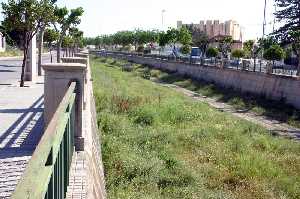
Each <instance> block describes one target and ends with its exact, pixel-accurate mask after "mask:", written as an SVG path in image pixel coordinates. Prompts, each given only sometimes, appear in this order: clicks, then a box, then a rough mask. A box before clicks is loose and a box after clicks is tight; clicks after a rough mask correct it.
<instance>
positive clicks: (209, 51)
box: [206, 47, 219, 58]
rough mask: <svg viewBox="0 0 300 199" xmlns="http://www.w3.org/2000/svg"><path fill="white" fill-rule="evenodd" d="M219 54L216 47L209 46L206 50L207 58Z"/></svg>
mask: <svg viewBox="0 0 300 199" xmlns="http://www.w3.org/2000/svg"><path fill="white" fill-rule="evenodd" d="M218 54H219V50H218V49H217V48H213V47H210V48H208V49H207V51H206V56H207V57H209V58H212V57H216V56H217V55H218Z"/></svg>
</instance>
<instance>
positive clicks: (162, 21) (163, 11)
mask: <svg viewBox="0 0 300 199" xmlns="http://www.w3.org/2000/svg"><path fill="white" fill-rule="evenodd" d="M165 12H166V10H165V9H163V10H162V11H161V28H162V30H164V14H165Z"/></svg>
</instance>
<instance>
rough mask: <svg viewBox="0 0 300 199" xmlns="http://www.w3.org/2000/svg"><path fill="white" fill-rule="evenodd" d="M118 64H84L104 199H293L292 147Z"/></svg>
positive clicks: (298, 156) (298, 177)
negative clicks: (90, 89) (90, 77)
mask: <svg viewBox="0 0 300 199" xmlns="http://www.w3.org/2000/svg"><path fill="white" fill-rule="evenodd" d="M122 64H123V63H120V62H119V61H116V60H111V59H105V60H104V59H102V58H97V59H96V58H91V66H92V74H93V79H94V94H95V98H96V106H97V114H98V124H99V127H100V129H101V136H102V152H103V162H104V168H105V177H106V188H107V192H108V198H113V199H115V198H120V199H123V198H124V199H127V198H130V199H133V198H136V199H141V198H147V199H148V198H153V199H154V198H155V199H156V198H172V199H173V198H187V199H190V198H243V199H244V198H253V199H254V198H300V184H299V182H300V167H299V165H300V145H299V143H297V142H294V141H291V140H286V139H282V138H279V137H272V136H270V135H269V134H268V132H267V131H266V130H265V129H263V128H261V127H259V126H257V125H254V124H251V123H249V122H246V121H244V120H240V119H238V118H235V117H232V116H231V115H230V114H227V113H222V112H219V111H217V110H215V109H213V108H210V107H209V106H208V105H207V104H205V103H200V102H196V101H192V100H191V99H189V98H186V97H185V96H183V95H181V94H179V93H177V92H175V91H173V90H171V89H168V88H165V87H161V86H158V85H156V84H154V83H152V82H151V81H148V80H147V78H146V79H144V78H143V77H141V76H147V75H145V74H147V73H149V70H147V69H145V68H141V67H140V66H139V65H134V69H135V70H134V71H132V72H125V71H124V72H123V71H122V67H120V66H122ZM150 73H154V74H156V73H158V72H157V71H150ZM156 75H157V76H160V74H156Z"/></svg>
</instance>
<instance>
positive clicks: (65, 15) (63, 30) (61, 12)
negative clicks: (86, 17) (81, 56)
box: [54, 7, 84, 63]
mask: <svg viewBox="0 0 300 199" xmlns="http://www.w3.org/2000/svg"><path fill="white" fill-rule="evenodd" d="M83 12H84V11H83V8H82V7H79V8H76V9H72V10H71V11H70V13H69V11H68V9H67V8H66V7H63V8H56V9H55V16H56V23H54V27H55V29H56V31H57V32H59V33H60V34H59V35H60V36H59V38H58V40H57V62H58V63H59V62H60V61H61V60H60V56H61V55H60V53H61V47H62V42H63V39H64V37H65V36H66V34H67V31H68V30H69V29H70V28H71V27H74V26H77V25H78V24H80V22H81V20H80V17H81V16H82V14H83ZM57 24H58V25H59V26H60V29H59V28H58V27H57Z"/></svg>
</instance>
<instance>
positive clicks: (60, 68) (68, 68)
mask: <svg viewBox="0 0 300 199" xmlns="http://www.w3.org/2000/svg"><path fill="white" fill-rule="evenodd" d="M42 68H43V69H44V71H45V84H44V93H45V96H44V106H45V108H44V120H45V126H46V127H47V125H48V124H49V122H50V121H51V119H52V117H53V114H54V112H55V111H56V109H57V107H58V105H59V103H60V102H61V100H62V98H63V97H64V95H65V93H66V91H67V89H68V87H69V83H70V82H71V81H76V82H77V97H76V108H75V111H76V112H75V114H76V121H75V149H76V150H78V151H82V150H84V138H83V134H82V126H83V107H84V94H85V79H86V70H87V67H86V65H85V64H80V63H49V64H48V63H47V64H42Z"/></svg>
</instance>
